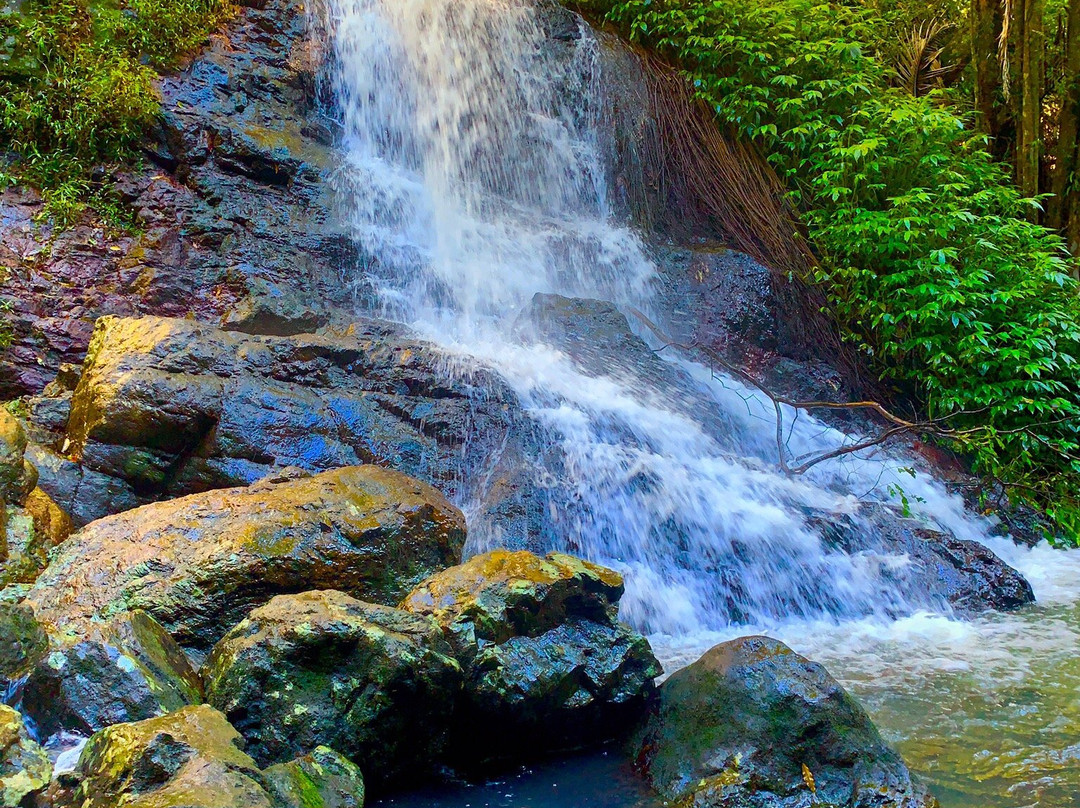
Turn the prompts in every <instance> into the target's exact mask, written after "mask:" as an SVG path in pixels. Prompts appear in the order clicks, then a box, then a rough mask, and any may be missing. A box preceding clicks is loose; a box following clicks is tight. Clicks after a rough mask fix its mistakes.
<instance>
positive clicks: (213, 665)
mask: <svg viewBox="0 0 1080 808" xmlns="http://www.w3.org/2000/svg"><path fill="white" fill-rule="evenodd" d="M204 675H205V678H206V686H207V699H208V700H209V702H210V703H211V704H212V705H213V706H215V707H216V708H218V709H219V710H221V711H222V712H223V713H225V715H226V716H227V717H228V718H229V720H230V721H232V722H233V724H234V726H236V728H237V729H238V730H240V732H242V733H243V734H244V736H245V737H246V738H247V739H248V740H249V742H250V747H249V748H250V751H251V755H252V756H253V757H254V758H255V759H256V760H257V761H258V762H259V763H260V764H263V765H267V764H272V763H280V762H281V761H285V760H288V759H290V758H293V757H295V756H296V755H299V754H303V753H305V752H307V751H309V750H311V749H313V748H315V747H316V746H320V745H325V746H331V747H333V748H334V749H337V750H339V751H340V752H341V753H343V754H344V755H346V756H347V757H349V758H351V759H352V760H354V761H357V762H359V763H360V764H361V765H363V767H364V773H365V775H366V776H367V777H368V778H369V779H370V780H374V781H377V782H380V783H381V782H385V781H387V780H393V779H401V778H404V777H411V778H416V777H418V776H422V775H423V774H424V773H427V772H430V770H431V769H432V767H433V766H435V765H437V761H438V759H439V758H440V756H441V754H442V752H443V749H444V747H445V744H446V740H447V735H448V730H449V727H450V718H451V713H452V711H453V708H454V705H455V702H456V700H457V696H458V692H459V691H460V689H461V669H460V667H459V666H458V664H457V662H456V661H455V660H454V659H453V658H452V657H451V656H450V647H449V644H448V643H447V642H446V640H445V639H444V638H443V636H442V632H441V631H440V629H439V625H438V624H437V623H436V622H435V621H434V620H432V619H431V618H430V617H422V616H418V615H415V614H410V613H409V612H405V611H401V610H398V609H392V608H388V607H385V606H377V605H373V604H370V603H363V602H361V601H358V600H356V599H354V598H351V597H349V596H348V595H346V594H344V593H342V592H334V591H320V592H307V593H304V594H300V595H282V596H279V597H276V598H274V599H273V600H271V601H270V602H269V603H267V604H266V605H265V606H262V607H261V608H258V609H255V610H254V611H252V613H251V614H250V615H249V616H248V618H247V619H245V620H244V621H243V622H241V623H240V624H239V625H238V626H236V628H234V629H233V630H232V631H230V632H229V633H228V634H226V635H225V637H224V638H222V640H221V641H220V642H219V643H218V644H217V645H216V646H215V647H214V651H213V653H212V654H211V655H210V658H209V660H208V661H207V663H206V666H205V667H204Z"/></svg>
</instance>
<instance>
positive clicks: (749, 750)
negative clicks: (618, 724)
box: [635, 637, 936, 808]
mask: <svg viewBox="0 0 1080 808" xmlns="http://www.w3.org/2000/svg"><path fill="white" fill-rule="evenodd" d="M635 751H636V762H637V765H638V766H639V767H640V768H641V769H642V770H643V771H644V773H645V774H647V776H648V778H649V780H650V782H651V783H652V785H653V787H654V788H656V790H657V791H659V792H660V794H661V795H663V796H664V797H665V798H667V799H670V800H675V801H678V802H679V804H680V805H686V806H694V808H804V806H809V805H812V804H819V805H828V806H833V805H835V806H845V808H924V807H925V808H929V806H934V805H936V801H935V800H934V799H933V798H932V797H929V796H928V795H927V793H926V792H925V790H924V789H923V788H922V787H921V786H919V785H918V784H917V783H915V782H913V781H912V778H911V775H910V774H909V772H908V770H907V767H906V766H905V765H904V762H903V761H902V760H901V759H900V757H899V755H897V754H896V753H895V752H894V751H893V750H892V749H890V748H889V747H888V746H887V745H886V744H885V742H884V741H883V740H882V739H881V736H880V734H879V733H878V731H877V729H876V728H875V727H874V725H873V723H872V722H871V721H870V718H869V716H867V714H866V712H865V711H864V710H863V709H862V707H860V706H859V704H858V703H857V702H856V701H855V700H854V699H853V698H852V697H851V696H850V695H848V693H847V692H845V691H844V689H843V688H842V687H841V686H840V685H839V684H838V683H837V682H836V680H835V679H833V678H832V677H831V676H830V675H829V673H828V672H827V671H826V670H825V669H824V668H823V667H822V666H821V665H818V664H816V663H814V662H810V661H808V660H806V659H804V658H803V657H801V656H799V655H798V654H796V653H795V652H794V651H792V650H791V649H790V648H788V647H787V646H785V645H784V644H783V643H780V642H778V641H777V640H773V639H770V638H767V637H747V638H743V639H739V640H734V641H731V642H727V643H723V644H721V645H718V646H716V647H715V648H713V649H712V650H711V651H709V652H708V653H706V654H705V655H704V656H703V657H702V658H701V659H700V660H698V661H697V662H695V663H694V664H693V665H690V666H689V667H687V668H684V669H683V670H681V671H678V672H677V673H675V674H673V675H672V676H671V677H670V678H669V679H668V680H667V681H666V682H664V684H663V686H662V687H661V688H660V697H659V699H658V701H657V704H656V705H655V707H654V710H653V713H652V714H651V716H650V717H649V719H648V721H647V722H646V723H645V725H644V728H643V729H642V730H641V732H640V737H639V738H638V740H637V742H636V749H635Z"/></svg>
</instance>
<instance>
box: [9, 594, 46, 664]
mask: <svg viewBox="0 0 1080 808" xmlns="http://www.w3.org/2000/svg"><path fill="white" fill-rule="evenodd" d="M48 649H49V638H48V635H47V634H46V633H45V629H44V628H43V627H42V625H41V623H39V622H38V620H37V618H35V617H34V612H33V610H32V609H31V608H30V607H29V606H27V605H26V604H24V603H17V602H16V603H6V602H2V601H0V680H8V681H10V680H13V679H21V678H22V677H23V676H26V675H27V674H28V673H30V671H31V670H32V669H33V667H34V665H36V664H37V663H38V661H40V660H41V659H42V658H43V657H44V656H45V654H46V653H47V652H48Z"/></svg>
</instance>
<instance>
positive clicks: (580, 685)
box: [402, 551, 661, 767]
mask: <svg viewBox="0 0 1080 808" xmlns="http://www.w3.org/2000/svg"><path fill="white" fill-rule="evenodd" d="M622 592H623V583H622V579H621V577H620V576H619V575H618V574H617V573H615V572H614V571H612V570H609V569H605V568H603V567H599V566H597V565H595V564H590V563H588V562H585V561H580V560H578V559H576V558H573V557H571V556H567V555H563V554H559V553H553V554H551V555H549V556H548V557H547V558H540V557H538V556H536V555H534V554H532V553H529V552H524V551H521V552H507V551H496V552H492V553H488V554H485V555H481V556H476V557H474V558H473V559H471V560H470V561H468V562H467V563H465V564H462V565H460V566H458V567H454V568H451V569H449V570H446V571H445V572H442V573H439V574H437V575H435V576H433V577H432V578H430V579H429V580H427V581H425V582H424V583H423V584H421V585H420V586H419V587H417V589H416V590H414V591H413V592H412V593H410V595H409V596H408V597H407V598H406V599H405V601H404V602H403V603H402V608H405V609H408V610H409V611H412V612H416V613H418V614H428V615H432V616H433V617H434V618H435V619H436V620H437V621H438V622H439V623H440V624H441V625H442V626H443V628H444V630H445V631H446V632H447V635H448V636H449V637H450V638H451V639H452V642H453V643H454V647H455V652H456V653H457V655H458V659H459V660H461V663H462V666H463V667H464V671H465V690H464V699H463V702H462V706H461V708H460V712H459V715H458V718H457V721H456V726H457V739H456V740H455V742H454V744H453V746H452V749H451V751H452V753H453V755H454V757H455V760H456V761H457V762H458V763H459V765H462V766H464V767H469V766H474V765H476V764H479V763H483V762H485V761H489V760H498V759H507V758H516V757H522V756H525V757H528V756H534V757H535V756H537V755H540V754H544V753H545V752H550V751H553V750H559V749H572V748H580V747H583V746H587V745H589V744H593V743H597V742H600V741H604V740H610V739H611V738H614V737H618V735H619V734H620V733H621V732H622V731H623V730H624V729H625V728H626V726H627V723H628V722H630V721H632V720H634V719H635V718H636V717H637V716H638V713H639V711H640V709H641V708H642V706H643V705H644V702H645V700H646V699H647V697H648V695H649V694H650V693H651V692H652V689H653V679H654V678H655V677H656V676H658V675H659V674H660V673H661V669H660V666H659V664H658V663H657V661H656V659H655V657H654V656H653V654H652V650H651V649H650V647H649V643H648V641H647V640H646V639H645V638H644V637H642V636H641V635H640V634H637V633H636V632H634V631H632V630H631V629H629V628H627V627H625V626H622V625H619V624H618V623H617V622H616V614H617V609H618V600H619V598H620V597H621V596H622Z"/></svg>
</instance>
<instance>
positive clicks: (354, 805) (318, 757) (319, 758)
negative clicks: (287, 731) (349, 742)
mask: <svg viewBox="0 0 1080 808" xmlns="http://www.w3.org/2000/svg"><path fill="white" fill-rule="evenodd" d="M263 779H264V781H265V783H266V788H267V790H268V791H269V792H270V794H271V795H272V796H273V797H274V798H275V799H276V800H277V801H278V802H280V803H281V804H282V805H283V808H363V806H364V778H363V777H362V776H361V774H360V769H359V768H357V767H356V765H354V764H353V763H352V762H350V761H349V760H347V759H346V758H344V757H342V756H341V755H339V754H338V753H337V752H335V751H334V750H333V749H330V748H329V747H326V746H317V747H316V748H315V749H313V750H312V751H311V752H310V753H309V754H307V755H304V756H303V757H301V758H297V759H296V760H292V761H289V762H288V763H279V764H278V765H276V766H271V767H270V768H268V769H266V770H265V771H264V772H263Z"/></svg>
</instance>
